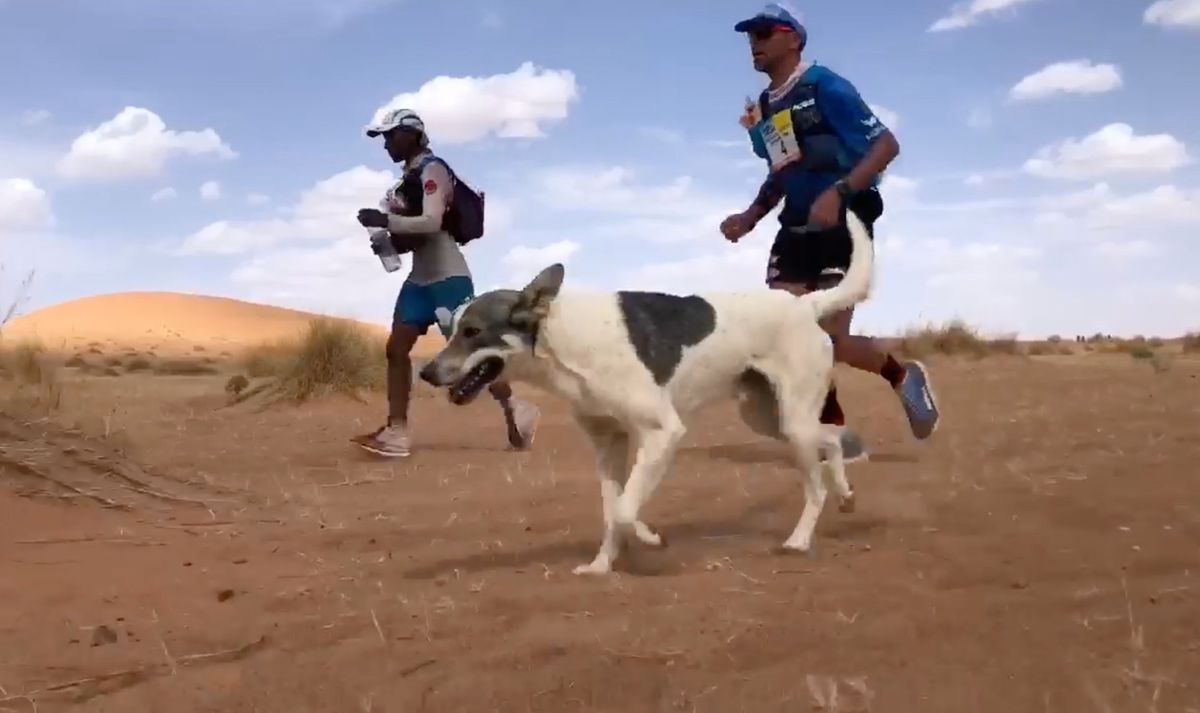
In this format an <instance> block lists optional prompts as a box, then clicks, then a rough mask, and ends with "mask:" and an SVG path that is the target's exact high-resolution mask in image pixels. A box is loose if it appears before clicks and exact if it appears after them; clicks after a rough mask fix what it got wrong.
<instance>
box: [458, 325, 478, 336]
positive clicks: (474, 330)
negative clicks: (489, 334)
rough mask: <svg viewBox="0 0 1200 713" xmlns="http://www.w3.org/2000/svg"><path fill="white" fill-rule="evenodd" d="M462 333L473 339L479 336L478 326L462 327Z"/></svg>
mask: <svg viewBox="0 0 1200 713" xmlns="http://www.w3.org/2000/svg"><path fill="white" fill-rule="evenodd" d="M462 335H463V336H464V337H466V338H467V339H474V338H475V337H478V336H479V327H463V331H462Z"/></svg>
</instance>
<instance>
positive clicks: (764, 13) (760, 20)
mask: <svg viewBox="0 0 1200 713" xmlns="http://www.w3.org/2000/svg"><path fill="white" fill-rule="evenodd" d="M763 25H785V26H787V27H790V28H791V29H792V31H793V32H795V33H796V35H797V36H799V37H800V46H801V47H803V46H804V45H805V44H807V43H808V32H807V31H806V30H805V29H804V25H801V24H800V21H799V20H797V19H796V18H795V16H794V15H792V13H790V12H788V11H787V10H786V9H784V8H783V7H781V6H780V5H778V4H777V3H773V2H769V3H767V4H766V5H765V6H763V9H761V10H759V11H758V12H757V13H755V14H754V16H752V17H748V18H746V19H745V20H742V21H741V22H739V23H738V24H736V25H734V26H733V29H734V31H735V32H749V31H750V30H752V29H754V28H755V27H761V26H763Z"/></svg>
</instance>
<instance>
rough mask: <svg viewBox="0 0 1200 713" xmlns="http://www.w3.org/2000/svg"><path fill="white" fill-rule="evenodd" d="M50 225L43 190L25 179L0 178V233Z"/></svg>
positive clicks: (32, 230) (51, 213) (0, 234)
mask: <svg viewBox="0 0 1200 713" xmlns="http://www.w3.org/2000/svg"><path fill="white" fill-rule="evenodd" d="M53 225H54V212H53V211H52V210H51V207H50V197H49V196H48V195H47V194H46V191H44V190H42V189H41V188H38V186H37V185H36V184H35V183H34V182H33V181H31V180H29V179H27V178H8V179H4V180H0V236H2V235H4V234H6V233H26V232H34V231H39V230H45V229H47V228H50V227H51V226H53Z"/></svg>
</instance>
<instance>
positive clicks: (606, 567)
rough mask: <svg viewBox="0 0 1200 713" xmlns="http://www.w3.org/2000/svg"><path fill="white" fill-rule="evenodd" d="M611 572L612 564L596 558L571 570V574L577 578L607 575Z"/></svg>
mask: <svg viewBox="0 0 1200 713" xmlns="http://www.w3.org/2000/svg"><path fill="white" fill-rule="evenodd" d="M609 572H612V563H611V562H609V561H608V560H607V559H600V558H596V559H594V560H592V561H591V562H590V563H588V564H581V565H579V566H578V567H576V568H575V569H573V570H571V573H572V574H575V575H579V576H586V575H598V574H608V573H609Z"/></svg>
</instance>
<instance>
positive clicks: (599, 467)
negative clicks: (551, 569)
mask: <svg viewBox="0 0 1200 713" xmlns="http://www.w3.org/2000/svg"><path fill="white" fill-rule="evenodd" d="M579 421H580V424H581V425H582V426H583V428H584V430H585V431H586V432H587V434H588V436H589V437H590V438H591V441H592V448H593V449H595V451H596V476H597V477H598V478H599V479H600V498H601V501H602V503H603V508H604V537H603V539H602V540H601V542H600V551H599V552H597V553H596V557H595V559H593V560H592V562H591V564H583V565H579V566H578V567H576V568H575V570H574V573H575V574H607V573H609V572H611V571H612V564H613V562H614V561H615V560H616V559H617V555H618V553H619V552H620V549H621V533H620V532H619V531H618V530H617V521H616V512H617V500H618V498H620V497H621V490H622V486H623V484H624V480H625V475H626V470H627V469H628V467H629V436H628V435H627V434H626V433H625V432H624V431H622V430H620V428H619V427H618V426H617V425H616V424H613V423H608V422H606V421H603V420H600V419H589V418H582V417H581V418H580V419H579Z"/></svg>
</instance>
